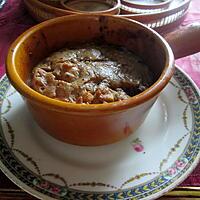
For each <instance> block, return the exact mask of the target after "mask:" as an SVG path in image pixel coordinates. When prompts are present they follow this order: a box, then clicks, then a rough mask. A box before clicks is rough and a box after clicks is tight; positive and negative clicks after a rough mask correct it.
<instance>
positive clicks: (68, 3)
mask: <svg viewBox="0 0 200 200" xmlns="http://www.w3.org/2000/svg"><path fill="white" fill-rule="evenodd" d="M61 5H62V6H63V8H65V9H67V10H71V11H73V12H76V13H91V12H92V13H102V14H119V12H120V1H119V0H115V1H112V0H61Z"/></svg>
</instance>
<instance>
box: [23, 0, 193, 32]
mask: <svg viewBox="0 0 200 200" xmlns="http://www.w3.org/2000/svg"><path fill="white" fill-rule="evenodd" d="M190 1H191V0H173V1H172V2H171V3H170V5H169V8H167V9H164V10H163V11H159V12H158V11H156V12H153V13H149V10H144V9H134V10H133V9H132V8H130V7H128V6H125V5H121V13H120V15H121V16H122V17H126V18H129V19H133V20H137V21H139V22H142V23H144V24H146V25H147V26H148V27H150V28H153V29H155V30H156V31H158V32H160V33H164V32H169V31H171V30H173V29H174V27H177V26H178V25H179V24H180V23H181V22H182V21H183V19H184V17H185V16H186V14H187V11H188V7H189V4H190ZM24 3H25V5H26V7H27V8H28V10H29V12H30V14H31V15H32V16H33V17H34V18H35V19H36V20H37V21H39V22H41V21H45V20H48V19H52V18H55V17H59V16H64V15H69V14H74V13H73V11H69V10H66V9H61V8H57V7H54V6H51V5H47V4H45V3H43V2H41V1H38V0H24Z"/></svg>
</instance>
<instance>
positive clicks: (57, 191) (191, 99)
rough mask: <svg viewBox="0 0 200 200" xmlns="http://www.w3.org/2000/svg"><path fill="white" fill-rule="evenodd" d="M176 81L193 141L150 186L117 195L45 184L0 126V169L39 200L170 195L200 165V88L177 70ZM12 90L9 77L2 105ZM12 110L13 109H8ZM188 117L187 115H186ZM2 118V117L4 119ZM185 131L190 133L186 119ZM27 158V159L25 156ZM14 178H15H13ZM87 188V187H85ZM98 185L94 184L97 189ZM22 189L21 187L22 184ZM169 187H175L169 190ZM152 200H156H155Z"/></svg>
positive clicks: (4, 84)
mask: <svg viewBox="0 0 200 200" xmlns="http://www.w3.org/2000/svg"><path fill="white" fill-rule="evenodd" d="M174 78H175V79H176V81H177V82H178V83H179V85H176V84H174V83H173V82H171V84H172V85H173V86H174V87H176V88H177V90H178V92H177V95H178V97H179V99H180V100H181V101H182V102H184V103H185V104H186V110H187V109H188V107H190V109H191V110H192V115H193V116H192V117H193V121H194V124H193V127H192V130H191V131H190V139H189V142H188V145H187V147H186V148H185V150H184V152H183V153H182V155H181V156H179V158H178V160H177V161H176V162H175V163H174V164H173V165H172V166H171V167H170V168H168V169H167V170H165V171H162V172H161V173H160V174H159V175H158V176H157V177H156V178H154V179H153V180H151V181H149V182H148V183H146V184H141V185H139V186H137V187H133V188H130V189H118V190H116V191H114V192H83V191H79V190H75V189H71V188H70V187H69V186H68V185H67V183H66V184H65V185H64V186H61V185H57V184H55V183H52V182H50V181H47V180H45V177H44V176H41V174H40V173H39V174H35V173H33V172H32V171H30V170H29V169H28V168H26V167H25V166H24V165H22V163H21V162H20V161H19V160H18V159H17V158H16V156H15V155H14V153H13V151H12V149H11V147H10V146H9V145H8V144H7V142H6V140H5V138H4V134H3V130H2V126H0V149H1V151H0V160H1V165H0V168H1V169H2V171H4V172H6V171H7V172H8V173H7V175H8V174H9V175H8V177H10V176H11V174H12V177H10V178H11V180H13V181H14V182H15V183H16V184H17V182H19V181H21V182H22V183H23V184H24V185H25V186H28V187H29V188H31V192H30V190H28V189H27V188H26V187H23V188H24V189H25V190H27V192H30V193H32V192H33V194H32V195H35V196H38V197H41V196H46V197H47V196H48V197H52V198H55V199H83V200H93V199H95V200H122V199H123V200H124V199H126V200H130V199H134V200H139V199H146V198H148V197H149V196H151V197H152V196H153V197H154V198H155V197H158V196H160V195H161V194H162V193H163V192H164V191H165V192H166V191H167V190H169V189H172V186H174V187H175V186H176V184H178V183H180V181H183V179H184V178H186V175H188V174H189V172H191V170H192V169H193V168H194V167H195V165H196V164H197V163H198V161H199V158H200V137H199V135H200V95H199V93H198V90H197V88H195V86H194V85H193V83H192V82H191V80H190V79H189V78H187V76H186V75H185V74H184V73H183V72H181V71H180V70H179V69H176V71H175V74H174ZM9 87H10V83H9V81H8V79H7V77H6V76H4V77H3V78H2V80H1V85H0V105H2V102H3V100H4V99H5V94H6V92H7V90H8V88H9ZM181 92H184V93H185V94H186V96H187V100H184V99H183V98H182V96H181ZM8 109H9V108H8ZM183 116H184V115H183ZM1 117H2V116H1ZM184 120H185V123H184V124H185V128H186V129H187V122H186V120H187V119H186V118H184V117H183V121H184ZM8 127H9V128H10V129H9V133H10V134H11V135H12V127H10V126H9V125H8ZM24 157H26V155H24ZM26 158H27V159H28V160H29V161H30V162H34V161H32V160H31V158H30V157H26ZM49 175H50V176H51V175H52V176H57V177H55V178H59V179H62V178H61V177H59V176H58V175H55V174H48V176H49ZM13 177H14V178H13ZM85 184H86V183H85ZM96 184H98V183H93V185H94V186H95V185H96ZM19 186H20V184H19ZM169 186H171V187H170V188H169ZM151 199H152V198H151Z"/></svg>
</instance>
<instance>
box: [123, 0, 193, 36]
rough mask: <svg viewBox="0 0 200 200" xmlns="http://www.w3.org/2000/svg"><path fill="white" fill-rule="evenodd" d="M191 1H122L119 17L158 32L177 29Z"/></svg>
mask: <svg viewBox="0 0 200 200" xmlns="http://www.w3.org/2000/svg"><path fill="white" fill-rule="evenodd" d="M190 1H191V0H122V1H121V15H122V16H124V17H127V18H131V19H135V20H138V21H140V22H143V23H144V24H146V25H147V26H149V27H151V28H154V29H156V30H158V31H160V32H169V31H171V30H172V29H173V28H174V27H177V26H178V25H179V24H180V22H181V21H182V20H183V19H184V17H185V16H186V14H187V11H188V7H189V4H190Z"/></svg>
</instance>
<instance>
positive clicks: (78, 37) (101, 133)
mask: <svg viewBox="0 0 200 200" xmlns="http://www.w3.org/2000/svg"><path fill="white" fill-rule="evenodd" d="M58 36H59V37H58ZM173 38H174V37H172V38H171V39H170V36H169V37H168V39H169V40H170V41H171V44H172V45H173V44H175V41H176V40H173ZM96 39H101V40H102V41H103V42H106V43H112V44H116V45H122V46H124V47H126V48H128V49H130V50H131V51H133V52H134V53H135V54H137V55H138V56H140V57H141V58H142V59H143V60H144V62H145V63H146V64H148V66H149V67H150V68H151V70H152V71H153V72H154V76H155V78H156V81H155V83H154V84H153V85H152V86H151V87H150V88H148V89H147V90H146V91H144V92H142V93H141V94H138V95H136V96H134V97H131V98H129V99H128V100H123V101H118V102H115V103H107V104H91V105H84V104H73V103H66V102H62V101H59V100H55V99H51V98H48V97H46V96H43V95H41V94H39V93H37V92H36V91H34V90H33V89H31V87H29V85H28V82H29V80H30V74H31V70H32V68H33V67H34V66H35V65H36V64H37V63H38V62H39V61H40V60H41V59H43V58H45V57H46V56H47V55H48V54H49V53H50V52H52V51H55V50H58V49H60V48H62V47H64V46H65V45H66V44H68V43H80V42H89V41H94V40H96ZM179 46H180V45H179ZM192 49H195V48H194V47H192ZM197 49H198V50H199V47H197ZM174 50H175V53H177V52H176V50H177V48H176V46H175V48H174ZM195 50H196V49H195ZM188 51H189V52H187V51H184V52H181V54H179V55H178V54H177V55H178V56H182V55H184V53H186V54H188V53H190V52H191V51H192V50H191V49H190V48H188ZM6 64H7V67H6V70H7V76H8V78H9V80H10V82H11V83H12V85H13V86H14V87H15V88H16V90H17V91H18V92H19V93H20V94H21V95H22V96H23V97H24V100H25V102H26V104H27V106H28V108H29V110H30V112H31V114H32V115H33V118H34V119H35V121H36V122H37V123H38V125H39V126H40V127H41V128H42V129H44V130H45V131H46V132H47V133H49V134H50V135H52V136H53V137H55V138H57V139H59V140H62V141H64V142H67V143H71V144H77V145H89V146H95V145H103V144H109V143H113V142H116V141H119V140H121V139H123V138H125V137H127V136H128V135H129V134H132V133H133V132H134V130H135V129H137V128H138V127H139V126H140V125H141V124H142V122H143V121H144V120H145V118H146V116H147V114H148V112H149V110H150V108H151V107H152V105H153V104H154V102H155V101H156V99H157V97H158V95H159V94H160V92H161V91H162V90H163V88H164V87H165V86H166V85H167V83H168V82H169V80H170V78H171V77H172V75H173V71H174V56H173V53H172V50H171V48H170V46H169V45H168V43H167V42H166V41H165V39H164V38H162V37H161V36H160V35H159V34H158V33H157V32H155V31H153V30H151V29H150V28H148V27H146V26H144V25H142V24H141V23H139V22H136V21H132V20H129V19H125V18H121V17H118V16H111V15H107V16H106V15H104V16H103V15H92V14H90V15H73V16H65V17H60V18H55V19H52V20H49V21H45V22H43V23H41V24H38V25H36V26H34V27H32V28H31V29H29V30H27V31H26V32H25V33H23V34H22V35H21V36H19V37H18V39H17V40H16V41H15V42H14V43H13V44H12V45H11V47H10V50H9V52H8V56H7V63H6ZM152 126H153V124H152ZM147 134H148V133H147Z"/></svg>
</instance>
